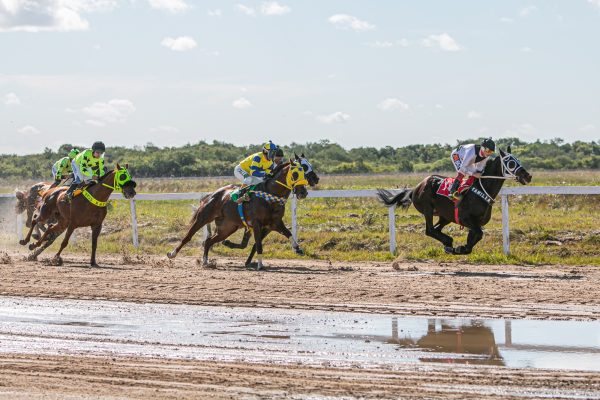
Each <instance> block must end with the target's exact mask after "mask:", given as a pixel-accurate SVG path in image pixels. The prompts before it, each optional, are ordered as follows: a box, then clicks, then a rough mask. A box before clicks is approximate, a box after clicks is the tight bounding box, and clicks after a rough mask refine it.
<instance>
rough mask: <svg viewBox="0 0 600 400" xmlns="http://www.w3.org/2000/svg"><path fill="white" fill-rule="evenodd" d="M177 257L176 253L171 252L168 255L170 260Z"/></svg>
mask: <svg viewBox="0 0 600 400" xmlns="http://www.w3.org/2000/svg"><path fill="white" fill-rule="evenodd" d="M176 255H177V253H175V252H174V251H170V252H168V253H167V258H169V259H170V260H172V259H174V258H175V256H176Z"/></svg>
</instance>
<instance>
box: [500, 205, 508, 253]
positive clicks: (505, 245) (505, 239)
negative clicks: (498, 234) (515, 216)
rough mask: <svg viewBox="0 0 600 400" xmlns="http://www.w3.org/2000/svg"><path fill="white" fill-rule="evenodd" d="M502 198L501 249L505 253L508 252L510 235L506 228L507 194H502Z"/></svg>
mask: <svg viewBox="0 0 600 400" xmlns="http://www.w3.org/2000/svg"><path fill="white" fill-rule="evenodd" d="M501 199H502V250H503V251H504V254H505V255H509V254H510V237H509V234H508V232H509V229H508V195H506V194H503V195H502V196H501Z"/></svg>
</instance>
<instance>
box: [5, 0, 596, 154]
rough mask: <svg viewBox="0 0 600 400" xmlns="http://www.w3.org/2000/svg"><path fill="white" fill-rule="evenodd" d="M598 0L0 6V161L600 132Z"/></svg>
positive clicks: (73, 0) (163, 0)
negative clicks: (217, 144) (12, 156)
mask: <svg viewBox="0 0 600 400" xmlns="http://www.w3.org/2000/svg"><path fill="white" fill-rule="evenodd" d="M599 71H600V0H569V1H566V0H561V1H552V0H549V1H516V0H503V1H485V2H484V1H479V0H470V1H467V0H456V1H442V0H439V1H432V0H419V1H401V0H377V1H366V0H327V1H323V0H318V1H317V0H302V1H299V0H298V1H292V0H281V1H254V0H243V1H242V0H240V1H227V0H219V1H199V0H194V1H193V0H0V153H4V154H6V153H16V154H28V153H36V152H40V151H42V150H43V149H44V148H45V147H49V148H52V149H56V148H57V147H58V146H59V145H61V144H63V143H77V144H88V145H89V146H91V144H92V143H93V142H94V141H96V140H102V141H104V142H105V143H106V145H107V147H109V148H110V146H111V145H112V146H115V145H119V146H128V147H132V146H134V145H138V146H143V145H145V144H147V143H153V144H154V145H157V146H161V147H162V146H180V145H184V144H187V143H196V142H198V141H200V140H205V141H209V142H212V141H213V140H219V141H225V142H228V143H234V144H237V145H247V144H251V143H261V142H265V141H267V140H269V139H271V140H273V141H274V142H275V143H279V144H290V143H292V142H296V143H305V142H314V141H319V140H322V139H328V140H330V141H332V142H337V143H339V144H341V145H342V146H344V147H346V148H352V147H358V146H373V147H384V146H394V147H399V146H406V145H409V144H426V143H451V144H453V143H456V141H457V140H460V139H464V138H474V137H483V136H491V137H495V138H498V137H519V138H521V139H523V140H526V141H534V140H537V139H540V140H550V139H553V138H557V137H560V138H562V139H565V140H566V141H567V142H572V141H575V140H583V141H592V140H593V141H600V96H599V94H600V73H599Z"/></svg>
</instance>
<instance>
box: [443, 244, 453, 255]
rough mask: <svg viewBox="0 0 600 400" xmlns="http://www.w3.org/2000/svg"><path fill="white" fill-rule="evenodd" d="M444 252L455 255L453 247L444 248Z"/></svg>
mask: <svg viewBox="0 0 600 400" xmlns="http://www.w3.org/2000/svg"><path fill="white" fill-rule="evenodd" d="M444 251H445V252H446V254H452V255H454V254H456V252H455V251H454V247H452V246H444Z"/></svg>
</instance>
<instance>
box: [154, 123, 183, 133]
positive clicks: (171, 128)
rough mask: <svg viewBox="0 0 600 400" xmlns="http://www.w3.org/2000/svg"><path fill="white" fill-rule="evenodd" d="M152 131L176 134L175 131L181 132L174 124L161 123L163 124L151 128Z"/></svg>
mask: <svg viewBox="0 0 600 400" xmlns="http://www.w3.org/2000/svg"><path fill="white" fill-rule="evenodd" d="M150 132H152V133H156V132H157V133H168V134H175V133H179V129H177V128H175V127H174V126H169V125H161V126H157V127H155V128H152V129H150Z"/></svg>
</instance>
